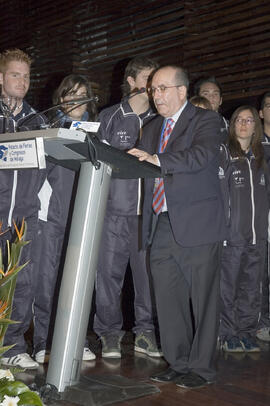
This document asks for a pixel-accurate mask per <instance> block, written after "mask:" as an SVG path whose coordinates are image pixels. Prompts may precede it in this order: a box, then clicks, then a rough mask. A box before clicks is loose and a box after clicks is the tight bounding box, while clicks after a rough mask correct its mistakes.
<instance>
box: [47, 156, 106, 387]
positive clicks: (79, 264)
mask: <svg viewBox="0 0 270 406" xmlns="http://www.w3.org/2000/svg"><path fill="white" fill-rule="evenodd" d="M110 172H111V170H110V167H109V166H107V165H105V164H101V167H100V169H98V170H96V169H95V168H94V166H93V165H92V164H91V163H90V162H85V163H82V165H81V170H80V176H79V182H78V189H77V195H76V201H75V205H74V211H73V217H72V223H71V230H70V235H69V241H68V247H67V253H66V259H65V266H64V272H63V277H62V283H61V289H60V293H59V299H58V307H57V315H56V321H55V329H54V335H53V342H52V350H51V355H50V362H49V367H48V373H47V379H46V382H47V383H48V384H51V385H54V386H56V388H57V389H58V391H59V392H63V391H64V390H65V388H66V387H67V386H71V385H75V384H76V383H78V382H79V379H80V370H81V361H82V354H83V347H84V343H85V338H86V333H87V326H88V321H89V314H90V308H91V301H92V293H93V287H94V281H95V274H96V265H97V256H98V246H99V242H100V237H101V231H102V226H103V219H104V214H105V208H106V203H107V196H108V190H109V184H110V178H111V176H110V175H111V173H110Z"/></svg>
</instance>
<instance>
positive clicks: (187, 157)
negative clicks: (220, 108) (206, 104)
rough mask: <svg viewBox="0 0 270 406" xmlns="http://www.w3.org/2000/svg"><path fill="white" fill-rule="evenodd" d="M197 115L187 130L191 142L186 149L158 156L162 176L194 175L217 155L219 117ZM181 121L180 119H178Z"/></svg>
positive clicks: (219, 138) (219, 139) (219, 141)
mask: <svg viewBox="0 0 270 406" xmlns="http://www.w3.org/2000/svg"><path fill="white" fill-rule="evenodd" d="M210 113H212V112H207V114H201V115H198V116H197V118H195V117H194V118H193V120H192V121H191V123H190V126H189V128H188V130H187V131H188V133H189V135H188V136H190V137H191V138H192V142H191V144H190V146H189V147H188V148H186V149H181V148H179V150H177V147H176V151H169V152H166V151H165V152H164V153H162V154H158V158H159V160H160V164H161V171H162V173H163V174H164V175H167V174H174V173H195V172H199V171H201V170H203V169H204V168H206V167H207V166H208V165H209V164H210V163H211V162H212V160H213V159H215V158H216V157H217V156H218V154H219V146H220V143H221V137H220V129H221V123H220V117H219V115H217V114H210ZM180 120H181V117H180Z"/></svg>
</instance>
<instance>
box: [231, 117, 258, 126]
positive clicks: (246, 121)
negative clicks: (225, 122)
mask: <svg viewBox="0 0 270 406" xmlns="http://www.w3.org/2000/svg"><path fill="white" fill-rule="evenodd" d="M235 122H236V124H240V125H242V124H246V125H251V124H253V123H254V122H255V120H254V119H253V118H247V119H245V118H237V119H236V120H235Z"/></svg>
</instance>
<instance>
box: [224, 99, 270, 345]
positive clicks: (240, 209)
mask: <svg viewBox="0 0 270 406" xmlns="http://www.w3.org/2000/svg"><path fill="white" fill-rule="evenodd" d="M262 140H263V131H262V126H261V121H260V118H259V115H258V113H257V111H256V109H255V108H254V107H252V106H241V107H239V108H237V109H236V110H235V112H234V113H233V115H232V117H231V121H230V126H229V138H228V142H227V146H226V147H224V148H223V150H222V164H221V166H220V170H219V176H220V179H221V183H222V188H223V193H224V195H225V200H224V201H225V209H226V213H227V216H228V223H229V238H228V239H227V241H226V242H225V245H224V249H223V256H222V270H221V325H220V339H221V342H222V348H223V350H224V351H227V352H257V351H260V348H259V346H258V344H257V342H256V338H255V336H256V330H257V324H258V318H259V312H260V296H261V295H260V283H261V279H262V273H263V269H264V261H265V247H266V239H267V224H268V211H269V199H268V190H269V187H268V186H269V168H268V164H267V162H266V157H265V156H264V149H263V146H262V143H261V142H262Z"/></svg>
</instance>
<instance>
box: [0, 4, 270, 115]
mask: <svg viewBox="0 0 270 406" xmlns="http://www.w3.org/2000/svg"><path fill="white" fill-rule="evenodd" d="M0 5H1V28H0V33H1V35H0V50H4V49H6V48H11V47H19V48H22V49H23V50H25V51H26V52H28V53H29V54H30V55H31V56H32V57H33V59H34V64H33V70H32V87H31V91H30V92H29V96H28V99H29V101H30V102H31V103H33V104H34V105H35V106H39V107H40V108H44V107H46V106H47V105H49V104H50V99H51V95H52V91H53V89H54V88H55V87H56V86H57V85H58V83H59V81H60V80H61V79H62V77H63V76H65V75H66V74H69V73H71V72H74V73H79V72H80V73H84V74H87V75H88V76H89V78H90V80H91V82H92V83H93V86H94V89H95V92H96V93H98V94H99V95H100V107H101V106H103V105H105V104H107V103H112V102H117V101H119V99H120V97H121V92H120V87H119V86H120V83H121V79H122V75H123V70H124V67H125V65H126V63H127V61H128V60H129V59H130V58H131V57H133V56H135V55H148V56H151V57H153V58H156V59H157V60H158V61H159V62H160V63H161V64H165V63H174V64H180V65H182V66H184V67H185V68H187V69H188V71H189V74H190V79H191V82H194V81H195V80H196V79H198V78H199V77H201V76H203V75H215V76H216V78H217V79H218V80H219V81H220V83H221V85H222V88H223V96H224V104H223V110H224V112H225V113H226V112H227V114H229V112H230V110H231V109H232V108H234V107H235V106H237V105H239V104H242V103H246V102H250V103H253V104H256V103H257V102H258V99H259V97H260V96H261V95H262V94H263V93H264V92H265V91H267V90H270V76H269V72H270V66H269V55H270V50H269V47H268V41H269V38H270V24H269V19H270V18H269V15H270V2H269V0H238V1H235V0H183V1H181V0H171V1H170V2H168V1H167V0H143V1H138V0H125V1H124V0H81V1H78V0H73V1H71V0H65V1H63V0H46V1H45V0H39V2H37V1H36V0H9V1H8V2H6V1H3V0H0ZM191 91H192V88H191Z"/></svg>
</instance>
